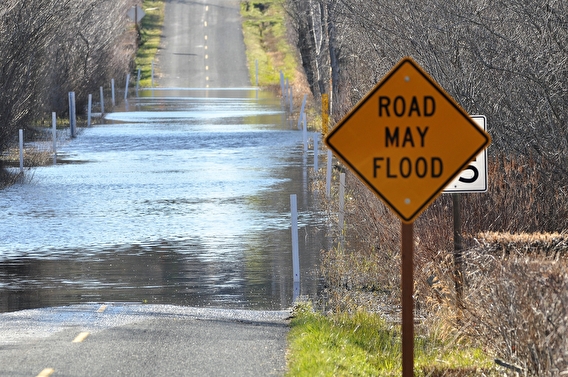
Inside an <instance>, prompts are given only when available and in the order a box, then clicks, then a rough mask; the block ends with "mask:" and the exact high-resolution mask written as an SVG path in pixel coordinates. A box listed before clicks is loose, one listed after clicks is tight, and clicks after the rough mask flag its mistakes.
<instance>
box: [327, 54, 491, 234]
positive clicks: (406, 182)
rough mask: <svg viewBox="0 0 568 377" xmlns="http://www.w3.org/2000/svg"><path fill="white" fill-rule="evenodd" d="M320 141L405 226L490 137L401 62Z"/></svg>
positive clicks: (434, 86) (426, 78)
mask: <svg viewBox="0 0 568 377" xmlns="http://www.w3.org/2000/svg"><path fill="white" fill-rule="evenodd" d="M325 142H326V144H327V146H328V147H329V148H330V149H331V150H332V151H333V152H334V153H335V155H336V156H337V157H338V158H339V159H341V160H342V161H343V162H344V163H345V164H346V165H348V166H349V167H350V168H351V169H352V170H353V171H354V172H355V174H356V175H357V176H358V177H359V178H360V179H361V180H362V181H363V182H365V183H366V184H367V186H369V188H370V189H371V190H373V191H374V192H375V193H376V194H377V195H378V196H379V197H380V198H381V199H382V200H383V201H384V202H385V203H386V204H387V205H388V206H389V207H390V208H391V209H392V210H394V211H395V212H396V213H397V215H398V216H399V217H400V219H401V220H402V221H403V222H404V223H412V222H414V220H415V219H416V218H417V217H418V215H420V213H421V212H422V211H424V210H425V209H426V208H427V207H428V205H429V204H430V203H431V202H432V201H433V200H434V199H435V198H436V197H437V196H438V195H439V194H440V193H441V192H442V191H443V190H444V188H445V187H446V186H447V185H448V184H449V183H450V182H451V181H452V179H453V178H454V177H455V176H457V175H458V174H459V173H460V172H461V171H462V170H463V169H464V168H465V167H467V166H468V164H469V162H470V161H472V160H473V159H474V158H475V157H476V156H477V155H478V154H479V153H480V152H481V151H482V150H483V149H484V148H486V147H487V146H488V145H489V143H490V142H491V138H490V136H489V135H488V134H487V133H486V132H484V131H483V130H481V129H480V128H479V127H478V126H477V125H476V124H475V123H474V122H473V121H472V120H471V119H470V117H469V115H468V114H467V113H466V112H465V111H464V110H462V108H461V107H460V106H459V105H458V104H457V103H456V102H455V101H454V100H453V99H452V98H451V97H450V96H449V95H448V94H447V93H446V92H445V91H444V90H443V89H442V88H441V87H440V86H439V85H438V84H437V83H436V82H435V81H434V80H433V79H432V78H431V77H430V76H429V75H428V74H427V73H426V72H425V71H424V70H423V69H422V68H421V67H420V66H419V65H418V64H417V63H416V62H415V61H414V60H412V59H411V58H404V59H402V60H401V61H400V62H399V63H398V64H397V65H396V66H395V67H394V68H393V69H392V70H391V71H390V72H389V73H388V74H387V75H386V76H385V77H384V78H383V79H382V80H381V81H380V82H379V83H378V84H377V85H376V86H375V87H374V88H373V89H372V90H371V91H370V92H369V93H368V94H367V95H366V96H365V98H363V99H362V100H361V101H360V102H359V103H358V104H357V105H356V106H355V107H354V108H353V109H352V110H351V111H350V112H349V114H347V115H346V116H345V118H343V119H342V120H341V121H340V122H339V123H338V124H337V126H335V128H334V129H333V130H332V131H331V132H330V133H329V135H328V136H327V137H326V139H325Z"/></svg>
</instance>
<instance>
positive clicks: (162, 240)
mask: <svg viewBox="0 0 568 377" xmlns="http://www.w3.org/2000/svg"><path fill="white" fill-rule="evenodd" d="M145 95H146V96H147V97H141V98H140V99H138V100H130V101H129V103H128V104H127V110H128V111H120V112H119V111H117V112H113V113H110V114H108V115H107V117H106V120H105V124H101V125H96V126H94V127H91V128H88V129H83V130H82V131H81V133H80V134H79V136H78V137H77V138H76V139H73V140H71V141H67V142H65V143H64V144H63V145H60V146H59V151H58V163H57V164H56V165H54V166H48V167H41V168H37V169H35V170H33V173H32V174H33V177H32V178H31V179H30V180H29V181H28V182H25V183H21V184H16V185H14V186H12V187H9V188H7V189H5V190H3V191H0V214H2V216H1V217H0V237H1V243H0V311H2V312H6V311H15V310H20V309H27V308H36V307H46V306H57V305H65V304H74V303H84V302H142V303H153V304H156V303H157V304H160V303H164V304H176V305H190V306H211V307H226V308H247V309H281V308H285V307H288V306H289V305H290V304H291V302H292V267H291V265H292V260H291V235H290V194H297V195H298V206H299V208H298V209H299V223H300V237H299V238H300V253H301V261H300V263H301V270H302V285H301V293H302V294H308V295H313V294H315V293H316V292H317V289H318V281H317V278H316V273H317V271H316V268H317V260H318V256H319V251H320V250H321V249H322V248H323V247H324V245H323V243H324V235H323V225H322V220H321V216H319V215H318V213H317V203H314V195H313V194H312V193H311V192H310V190H309V189H308V188H309V185H310V182H309V181H308V180H309V178H308V176H309V175H308V170H310V169H311V164H312V163H313V155H312V153H311V152H310V154H309V155H308V156H306V155H305V154H303V147H302V134H301V132H299V131H297V130H296V129H290V128H289V126H288V123H287V122H286V120H285V117H286V115H285V114H284V113H283V112H282V111H281V107H280V102H279V100H278V99H276V98H274V97H272V96H270V95H267V94H266V93H263V92H260V93H257V92H256V90H245V89H241V90H239V89H233V90H207V91H205V90H175V91H174V90H154V91H153V93H146V94H145ZM257 97H258V98H257ZM308 163H309V164H310V165H308Z"/></svg>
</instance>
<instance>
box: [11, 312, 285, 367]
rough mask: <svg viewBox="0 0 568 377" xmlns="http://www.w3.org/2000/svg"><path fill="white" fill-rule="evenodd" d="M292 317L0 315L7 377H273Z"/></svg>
mask: <svg viewBox="0 0 568 377" xmlns="http://www.w3.org/2000/svg"><path fill="white" fill-rule="evenodd" d="M288 316H289V312H287V311H244V310H222V309H202V308H188V307H176V306H168V305H134V304H116V303H115V304H106V305H104V304H88V305H75V306H67V307H60V308H46V309H34V310H25V311H20V312H15V313H5V314H1V315H0V376H22V377H23V376H42V377H45V376H77V377H80V376H89V377H93V376H138V377H140V376H152V377H156V376H271V375H282V374H283V373H284V368H285V360H284V354H285V348H286V344H285V337H286V333H287V331H288V322H287V317H288Z"/></svg>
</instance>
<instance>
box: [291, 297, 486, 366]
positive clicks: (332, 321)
mask: <svg viewBox="0 0 568 377" xmlns="http://www.w3.org/2000/svg"><path fill="white" fill-rule="evenodd" d="M308 308H309V305H307V304H303V305H302V306H301V309H300V310H296V311H295V314H294V318H293V319H292V322H291V330H290V333H289V335H288V340H289V351H290V352H289V356H288V376H400V374H401V372H402V365H401V358H402V354H401V335H400V327H399V326H398V325H394V324H392V323H389V322H387V321H385V320H384V319H383V318H382V317H381V316H380V315H379V314H376V313H370V312H367V311H359V312H356V313H353V314H347V313H340V314H331V315H327V316H326V315H323V314H321V313H318V312H315V311H313V310H309V309H308ZM492 365H493V362H492V360H491V359H489V358H488V357H487V356H486V355H485V354H484V353H483V351H482V350H481V349H479V348H476V347H473V346H470V345H467V344H458V345H456V344H455V343H450V342H443V341H440V340H438V339H436V338H434V337H431V336H426V335H422V336H417V337H416V338H415V375H416V376H466V375H467V376H470V375H481V374H482V373H484V374H485V375H491V373H493V370H492Z"/></svg>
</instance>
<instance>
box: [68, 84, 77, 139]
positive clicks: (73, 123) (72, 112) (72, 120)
mask: <svg viewBox="0 0 568 377" xmlns="http://www.w3.org/2000/svg"><path fill="white" fill-rule="evenodd" d="M76 129H77V112H76V107H75V92H69V130H70V132H71V137H72V138H74V137H75V136H76V131H77V130H76Z"/></svg>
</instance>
